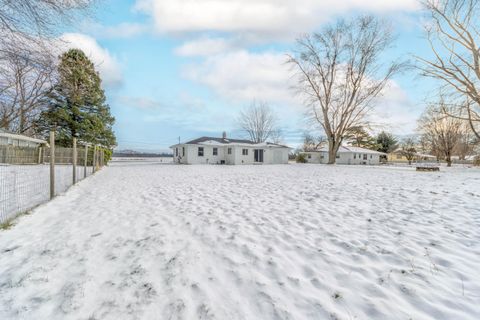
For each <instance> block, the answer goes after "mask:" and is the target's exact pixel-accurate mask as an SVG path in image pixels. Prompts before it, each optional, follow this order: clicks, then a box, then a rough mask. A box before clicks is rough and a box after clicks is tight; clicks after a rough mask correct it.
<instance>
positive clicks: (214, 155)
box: [170, 133, 290, 165]
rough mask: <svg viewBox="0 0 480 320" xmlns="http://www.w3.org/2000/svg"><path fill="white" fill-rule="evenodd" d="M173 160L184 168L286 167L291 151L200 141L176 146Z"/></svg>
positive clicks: (268, 145)
mask: <svg viewBox="0 0 480 320" xmlns="http://www.w3.org/2000/svg"><path fill="white" fill-rule="evenodd" d="M170 148H171V149H172V150H173V160H174V162H175V163H181V164H229V165H235V164H287V163H288V153H289V152H290V148H289V147H287V146H283V145H279V144H275V143H269V142H264V143H254V142H252V141H250V140H240V139H227V137H226V134H225V133H224V134H223V137H222V138H213V137H201V138H198V139H195V140H191V141H188V142H185V143H179V144H175V145H173V146H171V147H170Z"/></svg>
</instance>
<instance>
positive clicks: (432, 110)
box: [419, 102, 464, 167]
mask: <svg viewBox="0 0 480 320" xmlns="http://www.w3.org/2000/svg"><path fill="white" fill-rule="evenodd" d="M444 108H445V106H444V102H440V103H439V105H433V106H429V107H428V108H427V109H426V110H425V112H424V113H423V115H422V117H421V118H420V120H419V131H420V132H421V133H422V135H423V137H424V138H425V139H426V140H427V141H429V142H430V145H431V147H432V149H433V150H434V152H435V153H437V154H438V155H440V156H441V157H442V158H443V159H445V161H446V162H447V165H448V166H449V167H451V166H452V155H453V150H454V149H455V148H456V147H457V145H458V143H459V142H460V138H461V135H462V133H463V132H462V129H463V128H464V120H461V119H457V118H454V117H449V116H446V115H445V114H444V113H443V112H442V110H443V109H444Z"/></svg>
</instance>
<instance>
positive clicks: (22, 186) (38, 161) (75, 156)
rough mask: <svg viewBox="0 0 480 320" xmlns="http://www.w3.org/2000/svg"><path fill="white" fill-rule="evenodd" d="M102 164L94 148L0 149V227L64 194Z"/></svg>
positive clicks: (45, 146) (0, 147) (101, 158)
mask: <svg viewBox="0 0 480 320" xmlns="http://www.w3.org/2000/svg"><path fill="white" fill-rule="evenodd" d="M53 142H54V140H53ZM73 145H74V146H75V142H74V143H73ZM74 149H76V150H74ZM104 163H105V152H104V150H102V149H100V148H97V147H95V148H94V147H88V146H85V145H79V146H77V147H76V148H75V147H73V148H65V147H58V146H55V144H54V143H53V144H52V143H50V145H49V146H48V145H42V146H38V147H15V146H11V145H0V224H3V223H5V222H7V221H9V220H10V219H12V218H14V217H16V216H17V215H19V214H21V213H24V212H27V211H29V210H31V209H32V208H34V207H36V206H38V205H39V204H42V203H44V202H46V201H48V200H49V199H51V198H52V197H54V196H55V195H58V194H61V193H63V192H65V191H67V190H68V189H69V188H70V187H71V186H72V185H73V184H75V183H77V182H79V181H81V180H83V179H85V178H86V177H88V176H90V175H92V174H93V173H95V172H96V171H97V170H99V169H100V168H101V167H103V165H104Z"/></svg>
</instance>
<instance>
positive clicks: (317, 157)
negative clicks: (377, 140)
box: [301, 146, 387, 165]
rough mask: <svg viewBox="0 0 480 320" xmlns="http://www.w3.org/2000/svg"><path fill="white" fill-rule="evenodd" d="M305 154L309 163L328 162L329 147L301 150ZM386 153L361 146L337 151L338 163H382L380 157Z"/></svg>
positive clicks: (342, 148)
mask: <svg viewBox="0 0 480 320" xmlns="http://www.w3.org/2000/svg"><path fill="white" fill-rule="evenodd" d="M301 153H302V154H303V155H305V159H306V161H307V163H323V164H326V163H328V148H326V147H323V148H321V149H319V150H317V151H309V152H301ZM386 155H387V154H386V153H383V152H378V151H374V150H369V149H365V148H359V147H344V146H342V147H340V148H339V149H338V152H337V159H336V163H337V164H362V165H377V164H380V162H381V161H380V157H381V156H386Z"/></svg>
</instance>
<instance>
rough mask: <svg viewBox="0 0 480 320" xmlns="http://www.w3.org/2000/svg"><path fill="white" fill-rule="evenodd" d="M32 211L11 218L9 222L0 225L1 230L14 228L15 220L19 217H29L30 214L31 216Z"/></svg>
mask: <svg viewBox="0 0 480 320" xmlns="http://www.w3.org/2000/svg"><path fill="white" fill-rule="evenodd" d="M31 213H32V211H31V210H29V211H25V212H21V213H19V214H17V215H16V216H13V217H11V218H10V219H8V220H7V221H5V222H3V223H0V230H8V229H10V228H11V227H13V226H14V225H15V220H17V219H18V218H19V217H21V216H27V215H29V214H31Z"/></svg>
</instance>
